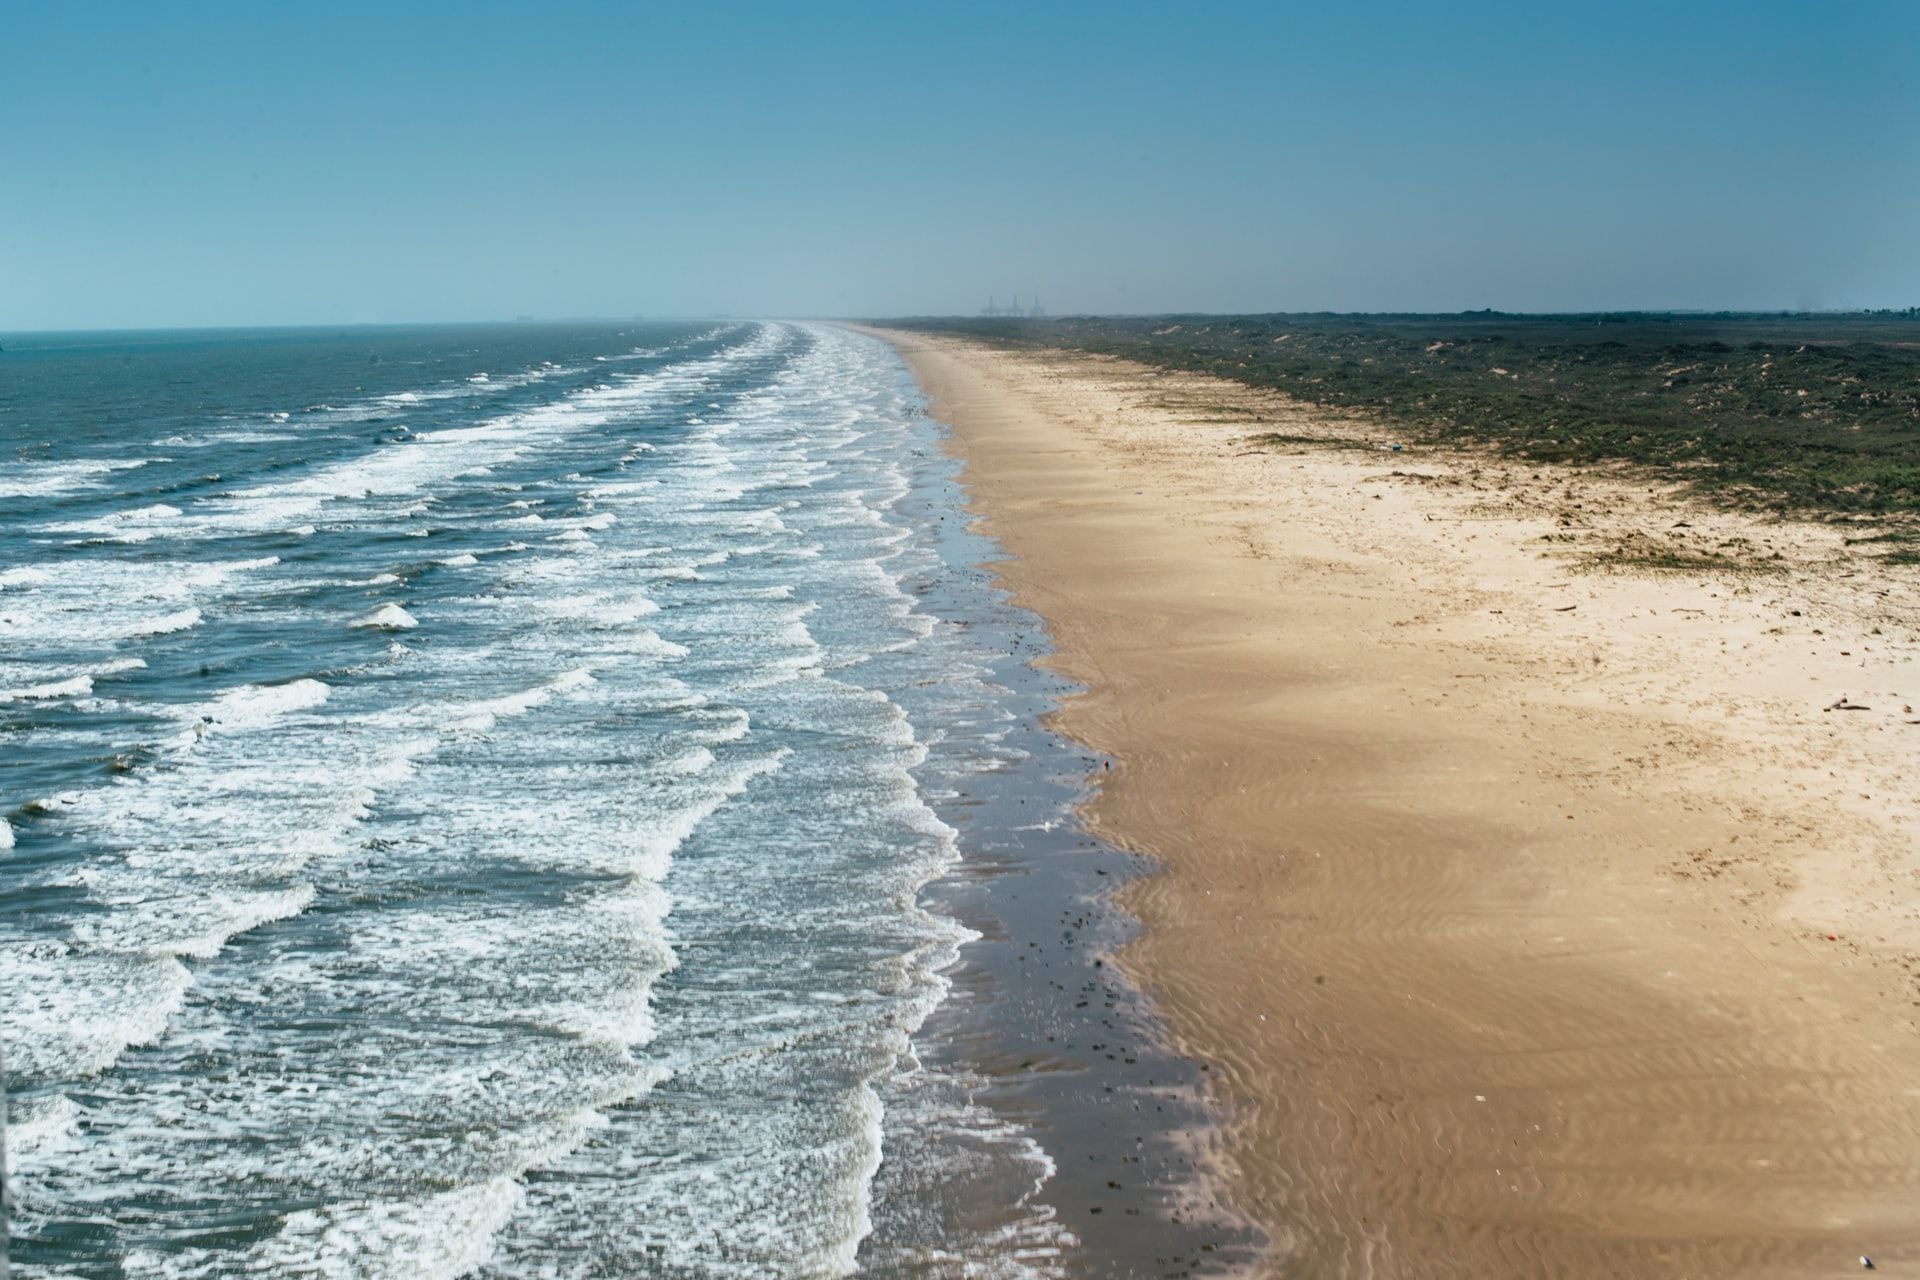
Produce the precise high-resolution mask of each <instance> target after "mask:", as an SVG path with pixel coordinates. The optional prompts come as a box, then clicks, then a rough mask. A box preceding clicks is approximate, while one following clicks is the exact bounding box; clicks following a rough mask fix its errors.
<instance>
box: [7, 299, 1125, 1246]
mask: <svg viewBox="0 0 1920 1280" xmlns="http://www.w3.org/2000/svg"><path fill="white" fill-rule="evenodd" d="M5 358H6V361H7V364H6V365H5V367H4V370H0V377H4V381H0V504H4V505H0V513H4V514H3V515H0V815H3V816H4V819H5V822H6V827H5V829H4V831H3V832H0V990H3V991H4V992H5V995H6V998H5V1001H4V1006H3V1007H0V1036H4V1038H5V1039H4V1043H5V1046H6V1052H7V1063H8V1069H9V1074H10V1077H11V1079H10V1083H11V1088H12V1092H13V1099H12V1116H13V1127H12V1129H11V1130H10V1132H9V1157H10V1163H11V1166H12V1168H13V1170H14V1173H15V1186H16V1196H17V1218H18V1221H17V1222H16V1228H15V1229H16V1235H15V1241H14V1249H13V1252H14V1261H15V1264H16V1266H17V1267H18V1268H19V1270H20V1271H21V1272H22V1273H23V1274H25V1275H29V1276H38V1275H55V1274H72V1275H80V1276H122V1275H125V1276H221V1275H237V1274H301V1275H341V1276H349V1275H351V1276H386V1275H393V1276H399V1275H405V1276H407V1277H408V1278H409V1280H422V1278H424V1277H433V1276H449V1277H450V1276H458V1275H465V1274H481V1275H500V1276H509V1275H512V1276H518V1275H553V1276H566V1275H579V1276H588V1275H616V1274H617V1275H632V1274H646V1275H659V1276H715V1277H718V1276H750V1275H751V1276H760V1275H781V1276H807V1275H835V1274H845V1273H848V1272H849V1271H851V1270H854V1269H862V1270H870V1271H874V1272H875V1273H884V1274H901V1273H908V1272H911V1273H915V1274H928V1275H945V1274H953V1275H961V1274H992V1275H1045V1274H1052V1273H1055V1272H1060V1271H1063V1270H1067V1269H1073V1268H1076V1267H1078V1266H1079V1265H1081V1264H1082V1263H1083V1262H1084V1259H1085V1257H1086V1256H1087V1253H1086V1245H1085V1243H1084V1242H1083V1241H1081V1240H1080V1239H1079V1238H1077V1236H1076V1234H1075V1232H1073V1231H1071V1230H1069V1229H1068V1227H1067V1226H1066V1225H1065V1224H1064V1223H1063V1221H1062V1218H1061V1215H1060V1214H1058V1213H1057V1212H1056V1211H1055V1209H1054V1208H1053V1207H1052V1205H1051V1204H1050V1203H1049V1199H1050V1197H1049V1187H1050V1186H1052V1185H1053V1184H1052V1183H1051V1182H1050V1181H1049V1175H1050V1174H1051V1173H1052V1172H1053V1170H1054V1167H1055V1161H1054V1158H1053V1156H1051V1155H1050V1154H1049V1152H1048V1151H1047V1149H1046V1145H1045V1144H1046V1141H1047V1137H1048V1134H1047V1132H1046V1131H1047V1130H1048V1128H1049V1124H1048V1123H1047V1121H1046V1119H1045V1117H1043V1116H1040V1115H1038V1114H1036V1113H1034V1110H1033V1108H1032V1107H1028V1108H1026V1109H1025V1111H1024V1112H1023V1110H1022V1108H1020V1107H1009V1106H1004V1105H996V1104H993V1102H992V1100H991V1098H990V1097H989V1095H991V1094H993V1093H994V1092H995V1088H996V1087H997V1086H991V1085H990V1082H989V1081H988V1080H987V1079H986V1077H984V1076H982V1075H981V1074H980V1072H979V1067H978V1063H977V1062H975V1061H972V1060H971V1059H970V1057H969V1055H968V1054H967V1053H964V1052H960V1051H958V1050H957V1049H955V1048H954V1047H953V1046H954V1044H956V1043H957V1041H955V1040H954V1039H953V1038H952V1037H951V1036H949V1037H948V1038H947V1039H945V1040H942V1041H939V1042H938V1043H936V1041H935V1040H934V1039H930V1037H931V1036H932V1033H933V1028H932V1027H929V1026H928V1023H927V1020H928V1018H929V1015H930V1014H932V1013H934V1011H935V1010H936V1009H940V1008H941V1007H942V1004H943V1001H946V1000H947V998H948V996H949V993H950V992H951V991H953V989H954V982H955V980H956V977H958V976H960V975H964V974H965V973H967V971H968V970H967V967H966V966H964V965H958V966H957V965H956V963H955V962H956V959H957V957H958V956H959V955H960V953H961V949H962V947H963V945H964V944H967V943H968V942H969V940H970V939H972V938H974V936H975V933H974V931H973V930H972V929H970V928H969V926H968V924H966V923H963V922H962V921H963V918H965V917H967V916H968V915H969V914H970V913H971V914H974V915H978V914H979V913H978V911H977V910H975V909H974V907H977V905H978V904H977V903H976V904H974V907H970V906H969V905H968V901H967V896H966V893H965V892H963V891H957V890H956V891H947V892H942V893H934V894H932V895H929V894H928V893H927V892H926V890H927V889H928V887H929V886H930V885H933V884H935V883H936V882H942V883H948V882H951V881H952V874H953V872H954V871H955V869H956V867H957V866H959V865H961V863H962V860H963V859H964V858H965V857H966V856H967V848H966V844H967V842H966V841H962V840H960V839H958V838H957V836H958V832H957V831H956V828H955V827H954V826H952V825H949V819H951V820H952V821H954V822H960V823H962V824H963V825H968V826H969V827H970V831H972V834H971V835H970V837H969V839H971V840H973V841H974V842H975V843H978V844H980V845H981V846H982V847H985V846H988V845H993V844H994V843H995V840H996V839H1002V840H1003V842H1004V838H1006V832H1008V831H1010V830H1013V829H1014V824H1013V823H1012V821H1011V819H1012V817H1013V816H1016V815H1019V814H1020V813H1021V812H1022V809H1021V808H1020V807H1021V806H1027V805H1029V804H1030V805H1031V806H1032V808H1033V810H1035V811H1038V810H1044V811H1045V812H1044V813H1037V814H1036V815H1035V817H1034V823H1035V825H1034V827H1033V828H1032V829H1033V830H1037V831H1044V832H1054V831H1060V832H1062V833H1066V832H1068V831H1069V830H1070V821H1069V819H1068V815H1067V809H1068V807H1069V806H1070V804H1071V802H1072V800H1073V798H1074V795H1075V794H1076V788H1077V785H1078V784H1077V782H1076V781H1074V779H1073V777H1072V776H1071V775H1070V772H1069V765H1068V764H1066V763H1063V762H1064V761H1066V760H1067V759H1068V757H1067V756H1065V755H1064V754H1062V753H1063V752H1064V748H1061V747H1060V745H1059V744H1058V743H1055V742H1052V741H1051V740H1050V739H1048V738H1047V737H1046V735H1045V734H1044V733H1043V732H1042V731H1041V730H1040V729H1039V727H1038V725H1037V723H1036V718H1037V716H1038V714H1039V712H1040V711H1042V710H1044V707H1045V705H1046V704H1047V701H1048V700H1049V699H1050V698H1051V697H1053V696H1056V695H1057V690H1054V689H1052V688H1051V687H1050V686H1046V685H1045V682H1044V681H1039V683H1034V682H1024V683H1023V680H1022V679H1021V678H1020V676H1019V675H1018V672H1019V671H1023V670H1024V666H1023V665H1022V664H1024V662H1025V660H1026V658H1027V656H1029V655H1028V654H1026V653H1022V652H1019V648H1020V645H1021V643H1023V642H1024V643H1031V641H1030V640H1029V639H1028V638H1027V636H1028V633H1029V632H1030V631H1031V627H1030V619H1025V618H1024V617H1023V616H1022V615H1019V614H1018V612H1017V611H1014V610H1010V609H1009V608H1008V606H1006V604H1005V602H1004V601H1002V600H1001V599H1000V598H999V596H998V593H996V592H994V591H993V590H992V588H991V586H990V585H989V584H988V582H987V581H986V579H985V578H984V576H983V575H981V574H979V573H978V572H973V571H963V564H962V562H963V561H964V560H965V559H966V558H967V557H970V556H975V555H977V554H978V553H979V551H980V549H981V545H983V544H978V542H977V539H974V540H970V535H965V534H963V533H961V532H960V530H959V525H960V523H961V522H960V520H959V518H958V515H957V513H956V511H955V509H954V508H953V505H952V504H953V502H954V494H955V492H956V491H955V490H954V489H953V485H952V481H951V476H950V467H949V466H948V464H946V463H945V462H944V461H943V460H941V459H940V457H939V454H938V451H937V439H938V430H937V428H936V427H935V426H934V424H932V423H930V422H929V421H928V420H927V419H926V418H925V417H924V414H923V411H922V409H921V404H920V400H919V397H918V394H917V392H916V391H915V389H914V387H913V384H912V382H911V379H910V377H909V376H908V374H907V372H906V370H905V369H904V368H903V367H902V366H901V365H900V363H899V361H898V360H897V358H895V357H894V356H893V354H892V353H891V352H890V351H889V350H888V349H887V348H885V347H884V346H883V345H881V344H879V343H877V342H875V341H873V340H871V339H868V338H865V337H863V336H859V335H855V334H852V333H849V332H846V331H844V330H840V329H836V328H831V327H826V326H811V325H784V324H781V325H759V324H727V325H718V326H715V325H647V326H638V325H629V326H624V327H616V326H598V327H569V328H537V327H515V328H472V329H442V330H419V331H406V330H385V331H371V332H368V331H361V332H356V333H353V334H349V335H343V336H339V337H334V336H330V335H317V334H313V333H298V334H249V335H203V336H198V337H169V338H167V339H165V340H162V339H157V338H153V337H138V336H131V335H121V336H116V337H101V338H97V339H87V340H85V342H84V343H81V342H76V341H75V340H72V339H65V340H62V339H54V338H45V339H39V340H32V339H29V340H25V341H22V340H18V339H10V340H9V342H8V350H7V354H6V357H5ZM949 516H951V517H952V521H951V523H950V524H949V523H948V520H949ZM1009 636H1013V637H1015V639H1013V640H1012V641H1011V642H1010V641H1009ZM1035 679H1036V680H1038V678H1037V677H1036V678H1035ZM1048 753H1053V754H1052V755H1049V754H1048ZM1036 755H1039V756H1043V757H1045V758H1042V759H1036ZM1074 767H1077V766H1074ZM989 775H992V776H997V777H1001V778H1003V779H1007V781H1003V782H1001V783H999V784H997V789H996V788H975V787H973V785H972V784H971V783H970V782H969V781H968V780H969V779H975V778H981V777H985V776H989ZM986 791H993V792H994V794H996V795H997V796H998V798H999V800H998V803H999V810H1006V811H1007V812H1005V813H1001V812H1000V811H999V810H996V811H995V814H994V815H993V816H989V817H986V818H981V817H978V816H975V817H972V818H968V817H963V816H962V814H963V813H964V812H965V811H967V810H968V809H969V806H970V805H973V804H974V802H975V798H976V795H975V793H976V792H979V793H981V794H984V793H985V792H986ZM996 833H998V835H996ZM1060 838H1061V839H1066V838H1067V836H1066V835H1065V834H1063V835H1062V836H1061V837H1060ZM1082 843H1084V842H1082ZM1084 870H1085V872H1086V874H1089V875H1090V874H1093V870H1094V869H1093V868H1092V867H1091V864H1090V863H1089V864H1087V867H1086V868H1085V869H1084ZM1100 873H1101V874H1104V873H1105V872H1104V869H1100ZM943 877H945V878H946V880H945V881H943V880H942V878H943ZM939 904H944V905H939ZM989 914H990V913H989ZM974 922H975V923H980V921H979V920H975V921H974ZM983 945H985V944H983ZM983 972H984V970H983ZM976 985H977V984H976ZM1006 987H1007V984H1006V983H1005V982H1002V983H1000V984H999V988H998V989H1000V990H1002V991H1004V990H1005V989H1006ZM1034 989H1035V990H1040V989H1041V988H1040V987H1039V986H1038V985H1037V984H1036V985H1035V987H1034ZM936 1021H937V1022H944V1024H950V1025H951V1026H953V1027H956V1028H957V1027H959V1026H960V1025H961V1023H962V1021H963V1020H962V1019H961V1018H960V1016H959V1014H958V1013H957V1012H956V1011H955V1010H953V1009H952V1008H949V1009H948V1010H947V1011H946V1012H945V1013H943V1014H942V1015H941V1018H940V1019H937V1020H936ZM977 1023H978V1019H975V1024H976V1025H974V1026H973V1027H972V1030H971V1031H970V1032H969V1033H968V1034H969V1035H971V1036H972V1037H973V1039H974V1041H976V1042H977V1041H979V1040H981V1038H982V1037H983V1036H984V1035H985V1034H986V1033H985V1032H983V1031H981V1030H980V1028H979V1026H978V1025H977ZM916 1033H921V1034H920V1036H919V1038H918V1039H916ZM942 1045H944V1046H945V1047H944V1048H943V1047H942ZM979 1056H980V1055H979V1054H978V1053H975V1054H973V1055H972V1057H973V1058H978V1057H979ZM1130 1061H1131V1060H1130ZM1052 1128H1054V1129H1055V1130H1056V1131H1058V1132H1062V1133H1070V1132H1071V1126H1066V1127H1065V1128H1062V1127H1061V1126H1059V1125H1053V1126H1052ZM1066 1140H1071V1139H1066ZM1055 1145H1056V1146H1058V1145H1059V1143H1057V1142H1056V1143H1055ZM1082 1145H1084V1144H1082ZM883 1158H884V1167H883ZM1089 1158H1090V1159H1091V1158H1092V1157H1089ZM1096 1212H1097V1210H1096ZM1082 1234H1084V1232H1082Z"/></svg>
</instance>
